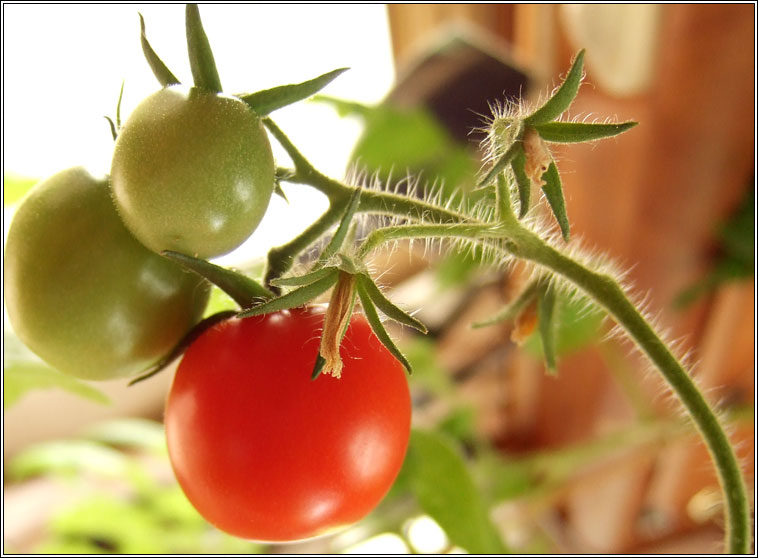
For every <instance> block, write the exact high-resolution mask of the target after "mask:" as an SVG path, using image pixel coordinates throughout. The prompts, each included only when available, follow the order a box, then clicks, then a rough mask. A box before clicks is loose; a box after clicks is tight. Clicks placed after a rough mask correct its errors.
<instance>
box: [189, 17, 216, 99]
mask: <svg viewBox="0 0 758 558" xmlns="http://www.w3.org/2000/svg"><path fill="white" fill-rule="evenodd" d="M185 13H186V16H187V53H188V54H189V61H190V69H191V70H192V79H193V81H194V83H195V86H196V87H202V88H203V89H208V90H210V91H216V92H220V91H222V88H221V80H220V79H219V77H218V70H217V69H216V62H215V60H214V59H213V52H212V51H211V45H210V43H209V42H208V37H207V36H206V34H205V30H204V29H203V22H202V21H201V20H200V10H198V8H197V4H187V9H186V12H185Z"/></svg>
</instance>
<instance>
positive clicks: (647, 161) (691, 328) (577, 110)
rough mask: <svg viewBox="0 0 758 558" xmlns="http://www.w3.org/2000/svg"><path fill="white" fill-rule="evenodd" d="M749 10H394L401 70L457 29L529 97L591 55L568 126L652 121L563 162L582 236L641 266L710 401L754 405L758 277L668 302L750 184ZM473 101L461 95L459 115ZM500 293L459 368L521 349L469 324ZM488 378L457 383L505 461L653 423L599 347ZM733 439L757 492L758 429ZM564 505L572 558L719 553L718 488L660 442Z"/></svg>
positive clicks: (687, 453)
mask: <svg viewBox="0 0 758 558" xmlns="http://www.w3.org/2000/svg"><path fill="white" fill-rule="evenodd" d="M754 9H755V6H754V5H748V4H743V5H563V6H557V5H518V4H514V5H454V4H445V5H400V4H393V5H390V6H389V7H388V10H389V18H390V25H391V32H392V39H393V49H394V55H395V59H396V63H397V68H398V74H399V75H400V76H402V74H403V72H404V71H406V70H407V69H408V68H410V67H412V66H413V65H414V63H415V61H416V60H417V58H418V55H419V53H420V52H423V51H424V49H425V48H427V47H428V45H429V44H430V42H432V41H433V40H434V38H435V37H439V36H440V34H444V33H445V32H447V31H448V30H449V29H450V28H451V27H458V28H462V27H463V28H465V29H466V30H467V32H468V33H469V34H470V35H471V34H473V35H474V36H477V37H479V38H481V39H482V40H483V41H485V42H487V43H488V44H492V45H495V47H496V48H500V49H501V51H502V52H504V53H506V54H507V56H508V58H509V59H510V60H512V61H513V63H514V64H515V65H517V66H518V67H520V68H522V69H523V70H525V71H526V72H527V73H528V74H529V75H530V76H531V77H532V86H531V87H530V89H529V92H528V93H529V94H530V95H534V94H535V93H542V94H543V96H544V94H546V93H547V92H548V91H549V90H550V88H551V87H552V86H554V85H555V84H556V76H558V75H561V74H564V73H565V72H566V70H567V69H568V67H569V65H570V62H571V58H572V56H573V55H574V53H576V51H578V50H579V49H580V48H586V49H587V54H586V72H587V78H586V80H585V85H583V87H582V88H581V89H580V93H579V96H578V98H577V100H576V102H575V103H574V105H573V106H572V108H571V114H573V115H585V114H590V115H593V114H594V115H598V116H599V117H600V118H604V117H606V116H611V117H613V118H616V119H618V120H626V119H633V120H637V121H638V122H640V125H639V126H638V127H637V128H635V129H634V130H633V131H632V132H630V133H627V134H625V135H623V136H621V137H619V138H618V139H616V140H610V141H604V142H598V143H597V144H596V145H594V146H586V145H580V146H576V147H575V146H567V147H563V148H561V149H560V150H558V151H557V155H558V157H559V164H560V168H561V173H562V176H563V180H564V187H565V191H566V197H567V200H566V202H567V208H568V213H569V218H570V220H571V223H572V235H573V236H574V238H581V239H582V241H583V242H584V243H585V244H586V245H587V246H589V247H597V248H599V249H600V250H601V251H603V252H605V253H608V254H610V255H611V256H612V258H613V259H614V260H615V261H617V262H619V263H621V264H622V265H623V266H624V267H631V271H630V274H629V278H630V280H631V282H632V283H633V284H634V285H635V286H636V291H638V292H640V293H647V299H648V301H649V305H650V308H652V309H656V310H658V309H660V310H661V315H660V325H661V326H662V327H663V328H664V329H668V330H669V331H670V332H671V337H673V338H675V339H681V340H682V341H681V343H682V345H683V346H682V348H683V350H684V351H688V352H689V353H690V354H691V356H692V359H693V362H695V363H697V366H696V367H695V374H696V375H697V376H698V377H699V379H700V383H701V385H702V386H703V387H704V388H706V389H707V390H709V391H708V393H709V396H710V397H711V399H712V400H713V401H728V403H730V404H742V405H748V406H749V405H753V401H754V397H753V394H754V391H755V375H754V371H755V360H754V335H755V324H754V315H755V287H754V279H752V280H747V281H742V282H734V283H729V284H725V285H722V286H720V287H719V288H718V289H716V290H715V291H713V292H712V293H710V294H708V295H707V296H704V297H701V298H699V299H698V300H697V301H696V302H695V303H694V304H692V305H690V306H688V307H686V309H684V310H678V309H676V308H675V307H674V306H673V304H672V301H673V300H674V298H675V297H676V295H677V294H678V293H680V292H681V291H682V290H683V289H685V288H686V287H687V286H689V285H690V284H692V283H693V282H695V281H697V280H698V279H699V278H702V277H703V276H704V275H705V274H706V273H707V271H708V270H709V269H710V268H711V267H712V265H713V257H714V250H713V248H714V235H715V231H716V230H717V227H718V225H719V223H721V222H723V221H724V219H726V218H727V217H728V216H729V214H730V213H731V212H732V211H733V210H734V209H735V207H736V206H737V204H738V203H739V201H740V199H741V197H742V196H743V194H744V192H745V188H746V185H747V184H749V181H750V180H751V177H752V176H753V170H754V165H755V160H754V152H755V143H754V139H755V105H754V100H755V91H754V84H755V72H754V68H755V44H754V37H755V28H754ZM466 102H467V101H466V99H460V104H461V105H462V106H463V105H465V103H466ZM501 291H502V289H500V290H499V289H497V288H496V289H494V291H493V290H492V289H489V290H485V291H482V292H480V293H479V294H478V295H477V298H476V299H475V300H474V301H473V302H472V303H471V304H469V306H468V310H467V311H466V312H465V313H464V315H462V316H461V317H460V324H457V325H456V324H454V325H452V326H451V327H450V328H449V330H448V331H446V332H443V333H442V335H441V346H440V353H441V355H442V357H443V359H445V361H446V364H447V366H448V367H449V368H450V369H452V370H456V369H458V370H459V369H461V368H462V367H464V366H471V362H470V361H471V358H472V355H474V356H475V355H476V354H477V353H476V351H477V350H479V349H481V351H480V352H479V353H478V354H485V353H486V352H487V351H488V350H490V352H491V349H492V348H493V347H496V346H498V345H504V344H508V343H509V341H508V332H507V331H504V330H502V329H495V330H491V331H490V332H488V333H478V332H477V333H476V334H473V333H472V332H471V331H470V330H469V329H468V327H467V324H468V323H470V321H472V320H473V319H475V318H481V317H483V316H485V315H487V314H489V313H491V312H492V310H493V309H494V308H496V307H497V306H498V305H499V304H501V303H502V297H503V294H502V292H501ZM472 347H474V348H473V349H472ZM466 359H468V361H466ZM464 361H466V362H464ZM493 367H494V372H493V371H492V369H493ZM498 367H500V368H498ZM503 367H505V368H507V370H502V368H503ZM646 369H647V365H646V364H644V363H642V362H641V361H639V360H638V366H635V372H634V379H635V380H636V381H637V383H639V384H640V385H641V389H642V390H643V392H642V393H643V394H644V395H643V399H644V400H645V401H647V402H648V403H647V405H648V406H649V411H650V412H653V413H655V414H661V413H664V414H665V413H667V412H671V410H672V409H676V408H677V405H675V404H673V403H672V401H671V399H670V398H669V397H666V396H665V395H664V393H665V390H663V389H662V387H661V385H660V383H659V382H658V380H657V377H656V375H655V374H651V373H649V372H647V371H646ZM478 372H479V373H477V374H474V375H472V377H471V379H470V380H469V381H467V382H464V385H462V388H461V389H462V391H465V392H466V393H468V394H469V395H470V396H471V397H473V399H474V400H476V401H477V404H478V405H481V406H482V407H486V408H487V409H489V411H490V412H489V416H490V419H489V420H486V421H485V424H484V425H483V428H485V429H487V430H488V434H489V435H490V436H491V437H492V438H493V440H495V441H496V442H497V443H499V444H500V445H501V446H502V447H503V448H504V449H505V450H511V451H513V450H519V451H530V450H538V449H544V448H559V447H563V446H567V445H569V444H572V443H576V442H581V441H586V440H590V439H593V438H595V437H597V436H599V435H601V434H603V433H606V432H609V431H612V430H613V429H615V428H618V427H620V426H623V425H625V424H629V423H632V422H634V421H636V420H639V419H641V418H644V417H640V416H639V415H640V409H639V408H635V407H634V406H633V405H632V404H630V400H629V397H628V396H627V395H625V394H624V392H623V390H622V389H621V388H620V387H619V383H618V382H617V381H616V380H615V379H614V377H613V375H612V374H610V373H609V371H608V369H607V364H606V361H605V359H604V358H603V357H602V355H600V354H599V353H598V350H597V349H593V350H585V351H582V352H580V353H578V354H575V355H572V356H571V357H570V358H567V359H565V360H564V361H563V362H562V363H561V365H560V374H559V376H558V377H557V378H553V377H548V376H546V375H544V374H543V373H542V372H541V368H540V365H539V364H538V363H537V362H535V361H534V360H533V359H531V358H530V357H527V356H520V355H518V354H517V355H516V356H513V355H511V356H510V357H509V358H508V359H500V360H498V361H496V362H495V364H493V363H492V361H491V359H490V360H488V361H487V362H486V363H481V365H480V366H479V370H478ZM478 385H479V387H477V386H478ZM674 412H675V413H676V412H677V411H676V410H674ZM750 422H752V421H750ZM731 434H732V438H733V440H734V441H735V443H736V444H737V445H738V448H739V452H740V455H741V456H742V457H743V458H744V465H745V468H744V471H745V474H746V480H747V482H748V485H749V486H750V487H751V488H750V492H751V493H752V486H753V473H752V471H753V469H754V462H753V459H752V456H753V455H754V429H753V427H752V426H747V427H741V428H738V429H734V430H733V431H732V433H731ZM553 511H554V513H555V514H556V517H559V518H560V521H557V523H556V527H555V528H556V540H559V541H562V545H561V548H560V549H559V550H562V551H566V552H575V553H584V552H601V553H611V552H696V553H701V552H712V551H719V549H720V546H719V545H720V540H721V532H720V531H721V527H720V516H721V508H720V507H719V506H718V485H717V482H716V480H715V477H714V475H713V470H712V466H711V464H710V461H709V459H708V456H707V454H706V452H705V450H704V449H703V447H702V446H701V445H700V444H699V443H698V442H696V441H690V440H688V441H686V442H676V443H670V444H665V445H658V446H652V447H647V449H645V450H640V451H637V452H636V453H633V454H626V455H625V456H624V458H623V459H616V460H614V461H613V462H609V463H606V464H604V465H603V466H602V467H600V468H599V469H597V470H595V471H592V473H591V474H590V475H587V478H584V479H583V480H582V479H580V480H577V481H576V482H575V483H573V484H572V485H571V486H570V487H569V489H568V490H566V491H564V493H563V494H562V495H561V498H560V501H559V502H557V503H556V504H555V508H554V510H553Z"/></svg>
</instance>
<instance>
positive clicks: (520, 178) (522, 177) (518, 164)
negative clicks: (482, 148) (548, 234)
mask: <svg viewBox="0 0 758 558" xmlns="http://www.w3.org/2000/svg"><path fill="white" fill-rule="evenodd" d="M525 168H526V153H524V146H523V145H522V146H521V148H520V149H519V150H518V153H516V155H515V156H514V157H513V160H512V161H511V169H512V170H513V176H514V177H515V178H516V185H517V186H518V199H519V211H518V217H519V219H523V218H524V216H525V215H526V212H527V211H529V203H530V201H531V197H532V181H531V180H529V177H528V176H527V175H526V170H525Z"/></svg>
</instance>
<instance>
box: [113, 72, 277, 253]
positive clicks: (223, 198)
mask: <svg viewBox="0 0 758 558" xmlns="http://www.w3.org/2000/svg"><path fill="white" fill-rule="evenodd" d="M111 175H112V181H113V193H114V199H115V202H116V205H117V207H118V210H119V213H120V215H121V217H122V219H123V220H124V223H125V224H126V226H127V228H128V229H129V230H130V231H131V232H132V234H134V236H135V237H137V238H138V239H139V240H140V241H141V242H142V243H143V244H144V245H145V246H147V247H148V248H150V249H151V250H154V251H156V252H160V251H162V250H174V251H177V252H181V253H185V254H190V255H195V256H198V257H203V258H211V257H215V256H220V255H222V254H225V253H227V252H230V251H232V250H233V249H235V248H237V247H238V246H239V245H240V244H242V242H244V241H245V240H246V239H247V238H248V237H249V236H250V234H252V232H253V231H254V230H255V228H256V227H257V226H258V224H259V223H260V221H261V219H262V218H263V215H264V213H265V212H266V209H267V208H268V203H269V200H270V198H271V194H272V192H273V189H274V159H273V155H272V152H271V145H270V143H269V141H268V137H267V136H266V132H265V130H264V129H263V125H262V124H261V121H260V118H258V116H257V115H256V114H255V113H254V112H253V111H252V110H251V109H250V107H248V106H247V105H246V104H245V103H244V102H243V101H241V100H239V99H237V98H235V97H231V96H227V95H223V94H220V93H216V92H213V91H209V90H204V89H201V88H198V87H192V88H183V87H181V86H173V87H167V88H164V89H161V90H160V91H158V92H156V93H154V94H153V95H151V96H149V97H148V98H146V99H145V100H144V101H142V103H140V104H139V106H138V107H137V108H136V109H135V110H134V112H133V113H132V114H131V115H130V117H129V118H128V119H127V121H126V122H125V123H124V126H123V127H122V128H121V130H120V133H119V136H118V140H117V141H116V148H115V151H114V154H113V162H112V167H111Z"/></svg>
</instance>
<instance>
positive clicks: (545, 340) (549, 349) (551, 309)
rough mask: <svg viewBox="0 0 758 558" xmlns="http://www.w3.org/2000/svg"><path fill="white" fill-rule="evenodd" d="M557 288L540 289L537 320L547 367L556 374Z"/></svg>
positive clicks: (548, 285) (545, 287) (547, 286)
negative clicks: (555, 320)
mask: <svg viewBox="0 0 758 558" xmlns="http://www.w3.org/2000/svg"><path fill="white" fill-rule="evenodd" d="M554 315H555V288H554V287H553V286H552V285H551V284H549V283H548V284H547V285H545V286H543V287H542V288H541V289H540V297H539V301H538V303H537V319H538V322H537V324H538V330H539V334H540V339H541V340H542V351H543V355H544V357H545V365H546V366H547V369H548V372H549V373H551V374H555V373H556V367H555V324H554V322H553V317H554Z"/></svg>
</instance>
